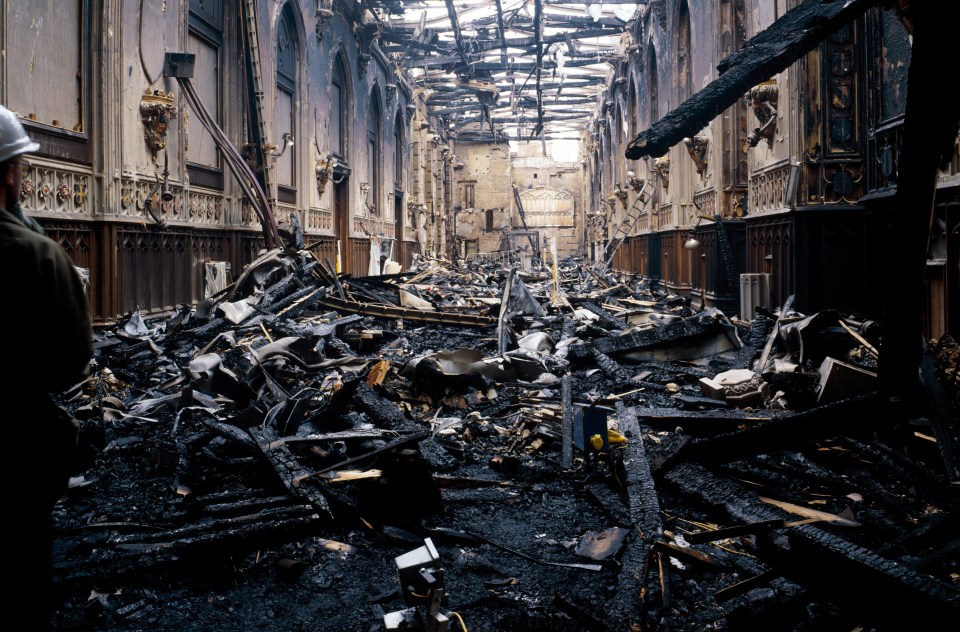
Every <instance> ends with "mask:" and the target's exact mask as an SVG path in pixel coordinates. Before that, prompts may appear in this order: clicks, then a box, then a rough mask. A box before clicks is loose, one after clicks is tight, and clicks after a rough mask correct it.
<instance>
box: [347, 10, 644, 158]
mask: <svg viewBox="0 0 960 632" xmlns="http://www.w3.org/2000/svg"><path fill="white" fill-rule="evenodd" d="M364 5H365V6H367V7H369V8H371V9H372V10H373V11H374V12H375V13H376V15H377V18H378V21H379V22H380V24H381V25H382V27H383V31H382V34H381V35H380V38H379V42H378V45H379V47H380V50H381V51H383V52H384V53H385V54H387V55H388V56H390V57H391V58H393V60H394V61H395V62H396V63H397V64H398V66H400V67H402V68H403V69H404V70H406V71H407V72H408V74H409V76H410V77H411V78H412V79H413V83H414V86H413V87H414V89H415V92H416V93H417V95H418V97H419V98H421V99H422V100H423V102H424V103H425V104H426V105H427V108H428V110H429V111H430V113H431V114H432V115H434V116H436V117H438V118H439V119H441V120H440V123H441V128H440V129H438V130H437V131H438V132H439V133H440V134H441V135H442V136H443V137H445V138H457V139H461V140H496V141H498V142H499V141H502V140H539V141H548V140H555V139H570V140H577V139H579V138H580V135H581V132H583V131H585V130H586V128H587V126H588V124H589V123H590V121H591V119H592V118H593V117H594V116H595V114H596V111H597V101H598V98H599V96H600V95H601V94H602V93H603V91H604V90H605V89H606V88H607V84H608V83H609V81H610V78H611V76H612V72H613V66H614V65H615V64H618V63H620V62H622V61H623V60H625V59H626V48H627V46H629V42H627V41H625V39H624V34H625V33H627V32H628V31H629V28H630V26H631V25H632V24H633V21H634V20H636V19H637V18H638V17H640V16H641V15H643V13H644V11H646V2H645V1H642V0H641V1H640V2H636V1H627V0H614V1H613V2H607V1H604V2H603V3H602V4H601V3H600V2H595V3H594V2H591V0H586V2H584V1H583V0H581V1H579V2H573V0H411V1H409V2H408V1H403V2H397V1H396V0H365V2H364Z"/></svg>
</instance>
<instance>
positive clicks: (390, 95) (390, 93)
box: [386, 83, 397, 107]
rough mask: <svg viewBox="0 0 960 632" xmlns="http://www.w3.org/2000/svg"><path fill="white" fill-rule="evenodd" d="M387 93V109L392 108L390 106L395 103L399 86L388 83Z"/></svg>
mask: <svg viewBox="0 0 960 632" xmlns="http://www.w3.org/2000/svg"><path fill="white" fill-rule="evenodd" d="M386 93H387V107H390V105H391V104H392V103H393V99H394V97H396V96H397V84H395V83H388V84H387V85H386Z"/></svg>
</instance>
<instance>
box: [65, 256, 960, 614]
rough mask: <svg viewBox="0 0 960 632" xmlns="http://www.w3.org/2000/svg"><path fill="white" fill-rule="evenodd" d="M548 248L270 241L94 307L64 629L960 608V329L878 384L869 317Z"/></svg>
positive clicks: (78, 404)
mask: <svg viewBox="0 0 960 632" xmlns="http://www.w3.org/2000/svg"><path fill="white" fill-rule="evenodd" d="M559 268H560V269H559V270H558V276H557V278H558V280H559V283H558V286H557V287H556V288H554V287H553V281H552V279H553V277H552V274H551V271H550V270H549V269H541V270H536V269H535V270H530V271H527V272H524V271H522V270H517V269H515V268H514V269H508V268H502V267H500V266H499V265H482V264H475V265H471V266H466V265H464V266H461V267H453V266H450V265H448V264H445V263H444V262H437V261H425V262H422V263H421V265H420V266H419V269H418V270H417V271H416V272H411V273H404V274H400V275H392V276H390V277H378V278H371V279H351V278H348V277H343V276H338V275H336V274H335V273H334V272H333V271H332V270H330V269H329V268H328V267H326V266H325V265H324V264H323V263H322V262H320V261H317V260H316V259H314V258H313V257H312V255H310V253H309V252H300V253H293V254H291V253H280V252H270V253H266V254H265V255H264V256H263V257H261V258H260V259H259V260H258V261H256V262H254V264H252V265H251V266H249V267H248V268H247V269H246V270H245V271H244V272H243V274H242V275H241V276H240V278H239V279H238V280H237V282H236V283H235V284H234V285H232V286H231V287H229V288H227V289H225V290H224V291H223V292H221V293H220V294H219V295H216V296H214V297H212V298H211V299H208V300H207V301H205V302H204V303H201V304H200V305H198V306H197V307H196V308H194V309H188V308H186V307H185V308H183V309H180V310H177V311H176V312H172V313H170V314H165V315H162V316H160V317H156V318H153V319H150V320H148V321H144V320H143V319H141V318H140V316H139V314H137V313H134V314H131V315H129V318H126V319H123V320H122V321H121V322H118V323H117V324H116V326H115V327H112V328H109V329H104V330H103V331H100V332H98V334H97V341H96V357H95V367H94V368H95V371H94V373H93V375H92V377H91V378H90V379H89V380H88V381H86V382H85V383H83V384H81V385H78V386H77V387H76V388H75V389H73V390H72V391H71V392H69V393H66V394H65V396H64V398H63V402H62V403H63V405H64V406H65V407H66V408H68V409H69V410H71V411H72V412H73V414H74V416H75V417H76V418H77V419H78V420H79V421H80V422H81V443H82V447H83V463H82V464H81V466H80V467H79V468H78V471H77V475H76V476H75V478H74V479H73V480H72V481H71V488H70V489H69V490H68V492H67V494H66V495H65V496H64V497H63V499H62V500H61V501H60V503H58V505H57V507H56V508H55V510H54V523H55V528H56V531H57V539H56V544H55V551H54V553H55V566H56V568H55V577H54V582H55V607H56V611H55V629H58V630H277V631H291V630H321V631H328V630H329V631H347V630H351V631H352V630H356V631H364V632H366V631H377V630H385V629H424V628H426V627H428V625H429V624H428V623H426V622H425V619H427V618H428V615H429V613H430V611H431V610H432V611H433V612H434V616H436V615H437V614H439V615H440V617H441V618H446V619H447V620H449V624H448V629H449V630H461V629H462V630H470V631H472V632H477V631H483V630H544V631H546V630H550V631H565V630H590V631H593V630H597V631H601V630H611V631H613V630H624V631H628V630H650V631H655V630H663V631H669V630H761V629H762V630H811V631H812V630H816V631H818V632H819V631H824V630H838V631H839V630H845V631H846V630H857V629H859V630H885V629H898V630H899V629H931V628H932V627H935V625H934V624H933V623H932V622H935V621H942V620H944V618H945V617H946V618H947V620H950V619H951V618H953V620H955V618H956V616H957V614H958V610H960V589H958V572H960V565H958V554H957V548H958V547H957V545H958V540H957V538H956V533H957V532H958V531H957V527H958V522H960V513H958V482H960V472H958V469H957V460H956V459H957V454H958V453H957V428H956V402H957V395H956V389H955V385H956V345H955V343H953V340H952V338H950V337H949V336H946V337H945V338H944V339H943V340H941V341H930V342H931V343H932V344H931V345H930V348H929V349H928V352H927V355H926V356H925V365H924V370H922V371H921V380H920V387H919V388H920V389H921V391H922V392H920V393H919V395H920V396H919V397H917V398H916V399H911V400H908V401H905V402H901V403H899V404H898V405H894V404H891V403H890V402H887V401H884V400H883V399H882V398H881V397H880V396H879V395H878V393H877V392H876V389H875V379H876V377H875V372H876V353H877V349H878V348H879V343H880V337H881V335H882V334H881V332H882V328H881V326H880V324H877V323H869V322H863V321H859V320H858V319H857V318H856V316H855V315H848V314H837V313H835V312H829V311H828V312H821V313H818V314H801V313H799V312H796V311H795V310H793V309H792V307H791V306H790V305H789V302H788V305H785V306H781V307H779V308H777V309H776V310H773V311H771V310H769V309H766V310H760V312H758V314H757V315H756V317H755V318H753V319H752V320H750V321H743V320H738V319H736V318H733V319H731V318H728V317H727V316H725V315H724V314H722V313H721V312H719V311H717V310H715V309H707V310H703V311H699V312H695V311H694V310H693V309H691V305H690V302H689V300H688V299H686V298H684V297H678V296H672V295H670V294H667V293H664V292H662V291H658V290H657V289H656V288H651V287H650V286H649V285H648V284H646V283H645V282H644V281H642V280H639V279H632V278H630V277H623V276H616V275H612V274H609V273H606V272H604V271H597V270H593V269H590V268H588V267H586V266H584V265H583V264H582V262H578V261H566V262H563V264H562V265H561V266H559ZM430 546H432V547H433V549H434V550H435V552H436V554H437V556H436V559H432V558H431V559H430V560H429V561H428V562H426V563H423V564H421V563H419V562H418V563H417V564H415V565H414V566H415V568H413V569H412V570H410V569H401V568H400V567H401V566H402V564H398V560H403V559H409V556H410V555H411V554H414V557H416V555H415V554H416V553H417V552H421V553H422V552H423V551H424V550H425V549H426V550H430V549H429V547H430ZM405 556H406V557H405ZM420 568H425V569H426V571H427V572H426V573H425V574H424V573H420V572H419V570H420ZM409 572H414V573H415V581H412V583H411V580H409V575H407V574H404V575H403V577H404V578H405V580H404V581H401V574H402V573H409ZM441 595H442V598H441ZM401 619H403V620H404V621H405V622H404V623H398V621H400V620H401ZM904 626H906V628H905V627H904Z"/></svg>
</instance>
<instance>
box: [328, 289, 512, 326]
mask: <svg viewBox="0 0 960 632" xmlns="http://www.w3.org/2000/svg"><path fill="white" fill-rule="evenodd" d="M317 304H319V305H323V306H324V307H328V308H330V309H335V310H339V311H342V312H347V313H350V314H362V315H364V316H379V317H381V318H389V319H397V318H402V319H404V320H405V321H410V322H424V323H441V324H444V325H463V326H467V327H486V326H487V325H492V324H494V323H495V322H496V321H495V320H494V319H493V318H490V317H489V316H480V315H478V314H458V313H456V312H438V311H433V310H423V309H408V308H405V307H395V306H391V305H373V304H368V303H360V302H358V301H351V300H347V299H339V298H336V297H334V296H325V297H323V298H321V299H319V300H317Z"/></svg>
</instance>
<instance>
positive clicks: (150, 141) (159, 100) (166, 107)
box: [140, 89, 177, 158]
mask: <svg viewBox="0 0 960 632" xmlns="http://www.w3.org/2000/svg"><path fill="white" fill-rule="evenodd" d="M140 117H141V119H142V120H143V137H144V140H145V141H146V142H147V149H149V150H150V153H151V154H153V157H154V158H156V156H157V152H158V151H160V150H161V149H163V148H164V147H166V145H167V128H168V127H169V125H170V119H173V118H176V117H177V108H176V106H175V105H173V93H172V92H164V91H163V90H150V89H148V90H147V91H146V92H144V93H143V98H141V100H140Z"/></svg>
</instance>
